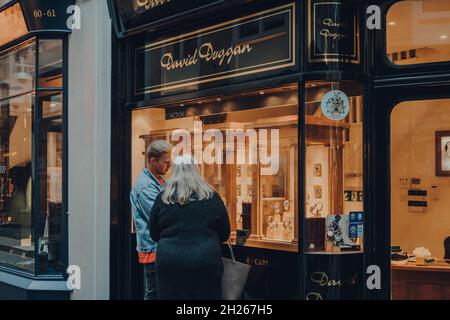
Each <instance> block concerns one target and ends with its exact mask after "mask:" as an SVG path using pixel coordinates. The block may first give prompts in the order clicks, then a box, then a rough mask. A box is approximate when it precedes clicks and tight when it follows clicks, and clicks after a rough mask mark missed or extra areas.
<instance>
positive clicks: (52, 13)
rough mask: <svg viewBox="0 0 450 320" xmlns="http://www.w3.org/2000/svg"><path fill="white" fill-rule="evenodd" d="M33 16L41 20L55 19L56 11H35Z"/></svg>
mask: <svg viewBox="0 0 450 320" xmlns="http://www.w3.org/2000/svg"><path fill="white" fill-rule="evenodd" d="M33 15H34V17H35V18H42V17H49V18H56V11H55V10H54V9H50V10H47V11H42V10H40V9H37V10H34V11H33Z"/></svg>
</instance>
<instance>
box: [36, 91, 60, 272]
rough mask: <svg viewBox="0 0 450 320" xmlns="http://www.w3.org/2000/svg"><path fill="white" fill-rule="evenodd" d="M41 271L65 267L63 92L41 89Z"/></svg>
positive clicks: (39, 246)
mask: <svg viewBox="0 0 450 320" xmlns="http://www.w3.org/2000/svg"><path fill="white" fill-rule="evenodd" d="M38 107H39V110H40V112H42V117H41V120H40V121H39V140H38V148H39V153H38V155H39V159H38V168H37V169H38V182H39V190H40V192H39V228H40V229H39V244H38V257H39V263H38V271H39V273H47V272H50V273H54V272H59V271H62V268H63V263H62V223H63V220H62V219H63V218H62V159H63V132H62V93H61V92H41V93H39V105H38Z"/></svg>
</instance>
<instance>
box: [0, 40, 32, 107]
mask: <svg viewBox="0 0 450 320" xmlns="http://www.w3.org/2000/svg"><path fill="white" fill-rule="evenodd" d="M35 65H36V58H35V42H31V43H28V44H25V45H23V46H21V47H18V48H15V49H14V50H11V51H8V52H7V53H4V54H3V55H1V56H0V88H1V92H0V99H5V98H8V97H11V96H16V95H19V94H21V93H24V92H29V91H32V90H34V83H35V82H34V81H35V70H36V67H35Z"/></svg>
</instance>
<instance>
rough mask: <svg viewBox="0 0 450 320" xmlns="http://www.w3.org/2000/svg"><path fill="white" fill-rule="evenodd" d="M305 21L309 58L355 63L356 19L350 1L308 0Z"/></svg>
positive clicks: (356, 59)
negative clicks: (307, 27) (306, 23)
mask: <svg viewBox="0 0 450 320" xmlns="http://www.w3.org/2000/svg"><path fill="white" fill-rule="evenodd" d="M330 11H331V12H334V13H336V14H335V15H330V14H329V12H330ZM308 22H309V31H308V42H309V48H308V55H309V61H310V62H346V63H354V64H359V55H360V53H359V19H358V16H357V14H356V11H355V7H354V5H353V4H352V2H351V1H347V0H331V1H323V0H308Z"/></svg>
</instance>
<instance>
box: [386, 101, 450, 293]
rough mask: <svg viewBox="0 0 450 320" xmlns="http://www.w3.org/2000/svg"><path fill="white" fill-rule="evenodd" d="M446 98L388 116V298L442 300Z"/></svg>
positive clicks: (449, 241) (448, 169)
mask: <svg viewBox="0 0 450 320" xmlns="http://www.w3.org/2000/svg"><path fill="white" fill-rule="evenodd" d="M449 123H450V99H442V100H425V101H409V102H402V103H400V104H398V105H397V106H396V107H395V108H394V109H393V111H392V114H391V143H390V145H391V146H390V148H391V244H392V298H393V299H401V300H405V299H418V300H422V299H438V300H439V299H446V298H448V294H447V295H446V293H445V292H448V291H446V290H445V288H446V287H445V286H446V285H448V279H449V278H448V274H449V272H450V215H449V214H448V212H449V211H448V208H449V206H450V198H449V197H448V195H449V194H450V126H449Z"/></svg>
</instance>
